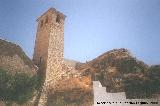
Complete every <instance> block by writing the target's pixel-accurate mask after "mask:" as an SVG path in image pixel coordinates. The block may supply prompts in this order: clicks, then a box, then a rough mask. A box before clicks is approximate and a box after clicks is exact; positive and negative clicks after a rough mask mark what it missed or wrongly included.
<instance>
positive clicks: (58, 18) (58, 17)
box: [56, 15, 60, 23]
mask: <svg viewBox="0 0 160 106" xmlns="http://www.w3.org/2000/svg"><path fill="white" fill-rule="evenodd" d="M56 22H58V23H59V22H60V16H59V15H57V18H56Z"/></svg>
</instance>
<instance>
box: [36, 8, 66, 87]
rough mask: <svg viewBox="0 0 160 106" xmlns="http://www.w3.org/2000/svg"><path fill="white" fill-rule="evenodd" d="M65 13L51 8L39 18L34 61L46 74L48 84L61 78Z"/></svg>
mask: <svg viewBox="0 0 160 106" xmlns="http://www.w3.org/2000/svg"><path fill="white" fill-rule="evenodd" d="M64 21H65V15H63V14H62V13H60V12H59V11H57V10H56V9H54V8H50V9H49V10H48V11H47V12H45V13H44V14H43V15H41V16H40V17H39V18H38V19H37V22H38V28H37V34H36V41H35V48H34V55H33V62H34V63H35V65H37V66H38V67H39V69H40V71H41V72H42V73H43V74H44V75H45V78H46V80H45V83H46V86H49V87H51V86H54V85H55V83H56V81H57V80H58V79H60V78H61V74H62V62H63V54H64Z"/></svg>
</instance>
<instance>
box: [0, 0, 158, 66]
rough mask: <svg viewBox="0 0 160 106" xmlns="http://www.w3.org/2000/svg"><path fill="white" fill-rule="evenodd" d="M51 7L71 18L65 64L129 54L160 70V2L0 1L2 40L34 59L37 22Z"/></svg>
mask: <svg viewBox="0 0 160 106" xmlns="http://www.w3.org/2000/svg"><path fill="white" fill-rule="evenodd" d="M50 7H53V8H56V9H57V10H58V11H60V12H62V13H63V14H65V15H66V16H67V17H66V20H65V31H64V40H65V41H64V44H65V45H64V48H65V49H64V57H65V58H68V59H73V60H77V61H80V62H85V61H90V60H92V59H94V58H96V57H97V56H99V55H101V54H103V53H105V52H107V51H109V50H112V49H115V48H126V49H128V50H130V51H131V53H132V54H133V55H134V56H136V57H137V59H139V60H142V61H144V62H145V63H147V64H150V65H153V64H160V0H0V38H1V39H6V40H8V41H11V42H14V43H16V44H18V45H20V46H21V47H22V49H23V50H24V51H25V53H26V54H27V55H28V56H29V57H30V58H32V56H33V51H34V45H35V36H36V31H37V22H36V19H37V18H38V17H39V16H40V15H42V14H43V13H44V12H45V11H47V10H48V9H49V8H50Z"/></svg>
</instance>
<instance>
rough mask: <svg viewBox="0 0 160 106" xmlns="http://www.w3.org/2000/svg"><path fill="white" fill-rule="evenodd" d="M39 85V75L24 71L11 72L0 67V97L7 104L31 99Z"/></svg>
mask: <svg viewBox="0 0 160 106" xmlns="http://www.w3.org/2000/svg"><path fill="white" fill-rule="evenodd" d="M38 85H39V82H38V77H37V76H32V77H31V76H29V75H27V74H24V73H16V74H14V75H13V74H11V73H9V72H8V71H6V70H2V69H0V97H1V98H0V99H1V100H3V101H4V102H5V103H6V104H12V102H15V103H17V104H23V103H25V102H27V101H28V100H30V99H31V98H32V97H33V95H34V92H35V90H36V89H37V87H38Z"/></svg>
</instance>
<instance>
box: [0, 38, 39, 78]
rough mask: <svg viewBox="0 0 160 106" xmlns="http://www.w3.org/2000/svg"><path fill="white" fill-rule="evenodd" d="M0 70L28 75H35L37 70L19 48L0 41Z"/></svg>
mask: <svg viewBox="0 0 160 106" xmlns="http://www.w3.org/2000/svg"><path fill="white" fill-rule="evenodd" d="M0 69H2V70H6V71H9V72H11V73H13V74H14V73H16V72H22V73H27V74H29V75H35V74H36V70H37V68H36V67H35V65H34V64H33V62H32V61H31V60H30V59H29V58H28V57H27V55H26V54H25V53H24V52H23V50H22V49H21V47H20V46H18V45H16V44H13V43H11V42H8V41H5V40H0Z"/></svg>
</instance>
